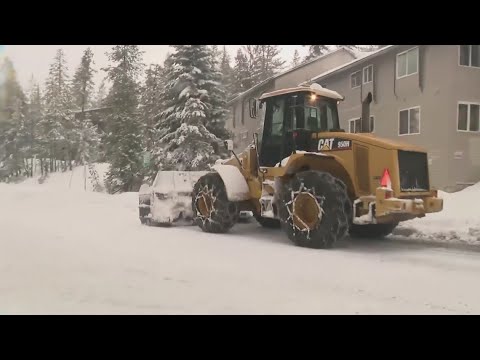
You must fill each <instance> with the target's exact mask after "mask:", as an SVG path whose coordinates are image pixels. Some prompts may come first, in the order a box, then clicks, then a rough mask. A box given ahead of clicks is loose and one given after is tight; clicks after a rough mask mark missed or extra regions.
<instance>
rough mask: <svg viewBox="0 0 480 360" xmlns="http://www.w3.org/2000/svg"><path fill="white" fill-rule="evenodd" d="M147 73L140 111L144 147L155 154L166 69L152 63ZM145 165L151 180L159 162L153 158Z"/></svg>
mask: <svg viewBox="0 0 480 360" xmlns="http://www.w3.org/2000/svg"><path fill="white" fill-rule="evenodd" d="M145 74H146V75H145V84H144V86H143V87H142V94H141V97H140V111H139V112H140V114H141V115H140V116H141V118H142V133H143V140H144V149H145V151H146V152H148V153H150V154H152V155H154V154H155V153H156V152H157V149H158V146H157V142H158V140H159V139H158V131H157V128H158V126H159V123H160V120H161V112H162V111H163V101H162V99H161V96H160V94H161V90H162V89H163V87H164V83H165V82H164V69H163V68H162V66H160V65H157V64H155V65H154V64H152V65H150V67H149V68H147V70H146V71H145ZM153 158H155V156H153ZM153 160H155V159H153ZM144 165H145V164H144ZM145 166H146V169H145V176H146V177H147V178H148V179H149V180H151V179H152V178H153V177H154V176H155V175H156V173H157V171H158V167H157V164H156V162H155V161H152V160H151V161H150V163H149V164H146V165H145Z"/></svg>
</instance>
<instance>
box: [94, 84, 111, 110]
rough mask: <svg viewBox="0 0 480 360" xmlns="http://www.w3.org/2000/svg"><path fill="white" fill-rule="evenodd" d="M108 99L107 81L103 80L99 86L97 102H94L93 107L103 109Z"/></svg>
mask: <svg viewBox="0 0 480 360" xmlns="http://www.w3.org/2000/svg"><path fill="white" fill-rule="evenodd" d="M106 97H107V89H106V86H105V79H103V80H102V82H101V83H100V85H99V86H98V90H97V94H96V96H95V100H94V101H93V104H92V105H93V107H95V108H101V107H103V105H104V101H105V98H106Z"/></svg>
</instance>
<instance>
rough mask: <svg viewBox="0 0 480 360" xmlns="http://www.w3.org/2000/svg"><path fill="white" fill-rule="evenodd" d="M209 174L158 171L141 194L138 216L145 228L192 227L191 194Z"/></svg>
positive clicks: (141, 189)
mask: <svg viewBox="0 0 480 360" xmlns="http://www.w3.org/2000/svg"><path fill="white" fill-rule="evenodd" d="M206 173H207V172H206V171H159V172H158V173H157V176H156V177H155V180H154V181H153V185H152V186H149V185H146V184H145V185H142V187H141V188H140V191H139V217H140V221H141V223H142V224H146V225H163V226H168V225H172V224H177V225H192V224H193V222H192V220H193V219H192V216H193V214H192V191H193V187H194V185H195V183H196V182H197V181H198V179H199V178H200V177H201V176H203V175H205V174H206Z"/></svg>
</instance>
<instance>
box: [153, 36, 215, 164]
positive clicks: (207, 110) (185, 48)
mask: <svg viewBox="0 0 480 360" xmlns="http://www.w3.org/2000/svg"><path fill="white" fill-rule="evenodd" d="M174 48H175V50H176V52H175V53H173V54H172V55H171V57H170V58H169V59H168V60H169V62H168V63H167V62H166V63H165V67H166V83H165V89H164V91H163V92H162V98H163V99H164V101H165V106H166V110H165V111H163V112H162V117H163V119H162V121H161V123H160V134H161V135H162V137H161V139H160V142H161V144H162V145H163V149H162V150H163V153H164V155H165V158H164V161H163V162H162V163H160V164H159V165H160V166H161V167H162V168H163V169H164V170H165V169H176V170H206V169H208V165H209V164H212V163H213V162H214V161H215V160H216V159H218V158H219V156H220V155H219V154H220V139H219V138H218V137H217V136H215V135H214V134H213V133H212V132H210V131H209V130H208V129H209V128H210V129H212V130H217V129H218V128H217V125H218V123H216V122H215V121H212V119H214V118H215V117H217V116H218V117H220V116H221V115H220V113H221V111H219V112H218V113H217V112H216V110H215V109H216V106H219V105H216V104H220V102H219V100H218V99H217V96H218V97H220V96H221V95H220V93H218V92H216V91H214V87H221V86H220V84H219V83H218V82H217V80H216V78H217V76H218V72H216V71H215V70H214V65H213V64H212V61H211V59H212V54H211V50H210V49H209V48H208V46H206V45H175V46H174Z"/></svg>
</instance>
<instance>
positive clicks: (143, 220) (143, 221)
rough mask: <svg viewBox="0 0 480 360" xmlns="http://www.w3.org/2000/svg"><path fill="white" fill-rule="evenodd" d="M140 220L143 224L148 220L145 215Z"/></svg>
mask: <svg viewBox="0 0 480 360" xmlns="http://www.w3.org/2000/svg"><path fill="white" fill-rule="evenodd" d="M140 222H141V223H142V225H145V224H146V223H147V221H146V220H145V218H144V217H141V218H140Z"/></svg>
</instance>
